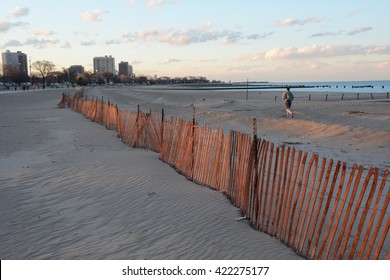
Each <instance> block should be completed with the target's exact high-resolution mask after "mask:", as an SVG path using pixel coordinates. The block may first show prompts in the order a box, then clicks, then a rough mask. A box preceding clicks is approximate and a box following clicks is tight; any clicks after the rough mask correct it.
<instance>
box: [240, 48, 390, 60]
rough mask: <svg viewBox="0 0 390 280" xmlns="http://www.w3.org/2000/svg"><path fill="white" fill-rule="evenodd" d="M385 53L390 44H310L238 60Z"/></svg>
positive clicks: (387, 51) (252, 54)
mask: <svg viewBox="0 0 390 280" xmlns="http://www.w3.org/2000/svg"><path fill="white" fill-rule="evenodd" d="M373 54H375V55H387V54H390V45H384V46H362V45H323V46H321V45H312V46H309V47H303V48H295V47H291V48H274V49H271V50H269V51H265V52H256V53H246V54H243V55H241V56H239V57H238V58H237V59H238V60H249V61H260V60H279V59H307V58H319V57H338V56H351V55H373Z"/></svg>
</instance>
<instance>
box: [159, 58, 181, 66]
mask: <svg viewBox="0 0 390 280" xmlns="http://www.w3.org/2000/svg"><path fill="white" fill-rule="evenodd" d="M176 62H180V59H175V58H167V59H164V60H161V61H160V64H161V65H165V64H170V63H176Z"/></svg>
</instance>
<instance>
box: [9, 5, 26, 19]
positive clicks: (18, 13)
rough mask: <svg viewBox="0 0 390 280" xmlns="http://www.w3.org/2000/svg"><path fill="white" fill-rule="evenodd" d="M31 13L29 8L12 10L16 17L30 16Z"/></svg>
mask: <svg viewBox="0 0 390 280" xmlns="http://www.w3.org/2000/svg"><path fill="white" fill-rule="evenodd" d="M29 12H30V10H29V8H22V7H15V8H14V9H13V10H12V15H13V16H14V17H22V16H26V15H28V13H29Z"/></svg>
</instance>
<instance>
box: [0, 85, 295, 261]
mask: <svg viewBox="0 0 390 280" xmlns="http://www.w3.org/2000/svg"><path fill="white" fill-rule="evenodd" d="M60 97H61V92H60V91H50V90H49V91H45V92H34V93H19V94H3V95H0V107H1V108H0V132H1V133H0V192H1V195H0V240H1V242H0V257H1V259H301V258H300V257H299V256H297V255H296V254H295V253H294V252H293V251H292V250H291V249H290V248H288V247H286V246H285V245H283V244H282V243H280V242H279V241H278V240H277V239H275V238H272V237H270V236H268V235H266V234H264V233H261V232H258V231H255V230H254V229H252V228H251V227H250V226H249V224H248V221H247V220H245V219H244V220H236V219H237V218H239V217H240V216H241V213H240V211H239V209H237V208H236V207H234V206H233V205H231V204H230V202H229V201H228V199H227V198H226V197H225V196H224V195H223V194H222V193H219V192H216V191H213V190H211V189H208V188H206V187H202V186H200V185H196V184H194V183H191V182H189V181H187V180H186V178H185V177H183V176H181V175H179V174H178V173H176V171H175V170H173V169H172V168H170V167H169V166H168V165H167V164H164V163H163V162H161V161H160V160H159V159H158V154H156V153H153V152H150V151H145V150H138V149H132V148H129V147H127V146H126V145H124V144H123V143H122V142H121V141H120V140H119V139H118V138H117V137H116V133H115V132H114V131H108V130H105V129H102V127H101V126H100V125H98V124H96V123H93V122H91V121H90V120H88V119H86V118H84V117H83V116H82V115H80V114H76V113H74V112H72V111H70V110H60V109H57V108H56V104H57V103H58V101H59V100H60Z"/></svg>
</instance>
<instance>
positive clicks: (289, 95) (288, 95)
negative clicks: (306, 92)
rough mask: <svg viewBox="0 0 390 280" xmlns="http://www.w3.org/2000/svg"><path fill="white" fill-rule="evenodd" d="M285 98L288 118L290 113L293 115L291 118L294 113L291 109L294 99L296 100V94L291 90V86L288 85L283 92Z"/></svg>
mask: <svg viewBox="0 0 390 280" xmlns="http://www.w3.org/2000/svg"><path fill="white" fill-rule="evenodd" d="M283 100H284V103H285V105H286V112H287V118H288V115H289V114H290V115H291V118H293V117H294V114H293V112H292V111H291V104H292V101H293V100H294V95H293V94H292V92H291V91H290V87H286V91H285V92H284V93H283Z"/></svg>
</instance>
